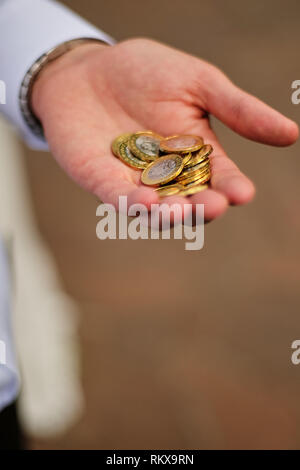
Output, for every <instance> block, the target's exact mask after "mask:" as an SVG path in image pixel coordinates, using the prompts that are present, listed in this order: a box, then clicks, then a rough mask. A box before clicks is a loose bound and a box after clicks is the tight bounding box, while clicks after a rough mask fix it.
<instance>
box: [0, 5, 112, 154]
mask: <svg viewBox="0 0 300 470" xmlns="http://www.w3.org/2000/svg"><path fill="white" fill-rule="evenodd" d="M83 37H84V38H95V39H100V40H101V41H103V42H106V43H107V44H110V45H113V44H114V43H115V41H114V40H113V39H112V38H111V37H110V36H108V35H107V34H106V33H104V32H103V31H101V30H99V29H97V28H96V27H94V26H93V25H91V24H90V23H88V22H87V21H85V20H83V19H82V18H81V17H80V16H78V15H76V14H75V13H73V12H72V11H71V10H69V9H68V8H66V7H64V6H63V5H61V4H59V3H57V2H56V1H52V0H9V2H4V4H3V6H1V2H0V44H5V46H6V47H1V52H0V80H1V83H2V84H4V86H5V100H2V101H1V99H0V112H2V113H3V114H4V115H5V116H6V117H7V118H8V119H9V120H10V121H11V122H12V123H13V124H14V125H15V126H16V127H17V129H18V130H19V132H20V134H21V136H22V138H23V139H24V140H25V141H26V142H27V144H28V145H29V146H30V147H32V148H34V149H37V150H48V145H47V142H46V141H45V140H44V139H42V138H39V137H37V136H35V135H34V134H33V132H32V131H31V129H30V128H29V126H28V125H27V124H26V122H25V120H24V118H23V116H22V113H21V110H20V106H19V91H20V87H21V83H22V81H23V78H24V76H25V74H26V72H27V71H28V70H29V69H30V67H31V66H32V65H33V64H34V63H35V61H36V60H37V59H38V58H39V57H41V56H42V55H43V54H45V53H46V52H48V51H49V50H50V49H52V48H53V47H56V46H57V45H59V44H61V43H63V42H66V41H69V40H71V39H77V38H83ZM0 98H1V97H0ZM3 101H4V103H3Z"/></svg>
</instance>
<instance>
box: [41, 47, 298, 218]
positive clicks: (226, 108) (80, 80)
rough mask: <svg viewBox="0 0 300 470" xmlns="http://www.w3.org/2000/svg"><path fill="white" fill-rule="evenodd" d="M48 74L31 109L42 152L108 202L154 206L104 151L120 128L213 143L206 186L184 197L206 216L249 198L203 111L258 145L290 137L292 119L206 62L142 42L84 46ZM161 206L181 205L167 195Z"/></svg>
mask: <svg viewBox="0 0 300 470" xmlns="http://www.w3.org/2000/svg"><path fill="white" fill-rule="evenodd" d="M78 52H80V48H78ZM83 52H84V51H83V48H82V51H81V53H83ZM68 60H70V57H69V58H68ZM52 76H53V78H51V77H50V79H48V81H47V86H44V89H43V94H42V99H41V100H40V103H39V104H38V106H36V108H37V114H38V115H39V117H40V118H41V120H42V122H43V125H44V129H45V133H46V136H47V139H48V142H49V144H50V147H51V150H52V152H53V154H54V156H55V157H56V159H57V160H58V162H59V163H60V164H61V165H62V167H63V168H65V170H66V171H67V172H68V174H69V175H70V176H71V177H72V178H74V179H75V181H77V182H78V183H79V184H80V185H81V186H83V187H84V188H86V189H87V190H89V191H91V192H93V193H94V194H96V195H97V196H98V197H99V198H100V199H101V200H102V201H103V202H109V203H112V204H114V205H116V206H117V204H118V196H119V195H127V196H128V203H129V204H132V203H136V202H140V203H144V204H145V205H146V206H148V207H149V206H150V204H151V203H157V202H158V196H157V194H156V193H155V192H154V191H153V190H152V189H151V188H147V187H145V186H143V185H142V184H141V182H140V175H141V173H140V171H136V170H134V169H132V168H130V167H127V166H126V165H125V164H124V163H123V162H121V161H119V160H118V159H116V158H115V157H114V156H113V155H112V153H111V150H110V146H111V142H112V140H113V139H114V138H115V137H116V136H117V135H119V134H122V133H124V132H135V131H138V130H143V129H151V130H153V131H155V132H157V133H159V134H162V135H166V136H167V135H172V134H176V133H181V134H186V133H188V134H197V135H201V136H202V137H203V138H204V141H205V142H206V143H210V144H211V145H212V146H213V147H214V152H213V154H212V157H211V166H212V180H211V189H209V190H206V191H204V192H202V193H199V194H196V195H194V196H192V197H191V198H190V199H189V202H193V203H204V204H205V214H206V218H207V219H213V218H215V217H216V216H218V215H219V214H221V213H223V212H224V211H225V210H226V208H227V206H228V204H242V203H245V202H248V201H250V200H251V199H252V197H253V195H254V187H253V184H252V183H251V182H250V181H249V179H248V178H247V177H246V176H245V175H243V174H242V173H241V172H240V171H239V170H238V168H237V167H236V165H235V164H234V163H233V162H232V161H231V160H230V159H229V158H228V157H227V155H226V153H225V151H224V150H223V148H222V147H221V145H220V144H219V142H218V140H217V137H216V136H215V134H214V132H213V131H212V129H211V128H210V125H209V120H208V112H212V113H213V114H215V115H216V116H217V117H218V118H220V119H221V120H222V121H224V122H225V123H226V124H228V125H229V126H230V127H231V128H232V129H234V130H236V131H237V132H239V133H240V134H242V135H245V136H247V137H249V138H251V139H254V140H257V141H260V142H265V143H269V144H274V145H288V144H290V143H292V142H294V141H295V140H296V138H297V135H298V129H297V126H296V125H295V124H294V123H293V122H292V121H290V120H289V119H287V118H285V117H284V116H282V115H281V114H279V113H278V112H276V111H274V110H272V109H271V108H269V107H268V106H267V105H265V104H263V103H262V102H260V101H259V100H257V99H256V98H254V97H251V96H250V95H248V94H246V93H245V92H242V91H241V90H239V89H238V88H237V87H235V86H234V85H233V84H232V83H231V82H230V81H229V80H228V79H227V77H225V76H224V75H223V74H222V72H220V71H219V70H218V69H216V68H215V67H213V66H212V65H210V64H208V63H206V62H203V61H201V60H199V59H196V58H194V57H192V56H189V55H187V54H184V53H182V52H180V51H177V50H174V49H171V48H168V47H166V46H163V45H161V44H158V43H155V42H152V41H149V40H130V41H126V42H124V43H120V44H118V45H117V46H113V47H111V48H108V47H103V48H101V50H99V49H98V47H97V46H92V47H91V48H90V49H89V50H86V51H85V54H84V56H82V55H80V57H79V58H78V60H75V61H74V62H72V63H70V64H66V63H65V64H62V63H61V64H60V68H59V70H56V71H55V73H54V70H53V71H52ZM42 80H43V79H42ZM42 80H41V81H42ZM163 202H164V203H168V204H173V203H174V202H176V203H179V204H184V203H187V202H188V201H187V199H186V198H183V197H180V196H172V197H168V198H166V199H164V200H163Z"/></svg>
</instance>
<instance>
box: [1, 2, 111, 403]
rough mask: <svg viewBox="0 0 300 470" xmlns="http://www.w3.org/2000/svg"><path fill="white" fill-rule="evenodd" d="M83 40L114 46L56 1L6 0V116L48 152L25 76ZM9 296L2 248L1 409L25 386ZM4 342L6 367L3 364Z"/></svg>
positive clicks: (29, 140) (3, 71) (3, 36)
mask: <svg viewBox="0 0 300 470" xmlns="http://www.w3.org/2000/svg"><path fill="white" fill-rule="evenodd" d="M83 37H84V38H86V37H90V38H98V39H101V40H102V41H105V42H107V43H108V44H113V43H114V41H113V39H112V38H111V37H109V36H108V35H107V34H105V33H104V32H102V31H100V30H99V29H97V28H95V27H94V26H92V25H91V24H90V23H88V22H86V21H85V20H83V19H82V18H80V17H79V16H78V15H76V14H75V13H73V12H72V11H70V10H69V9H67V8H66V7H64V6H62V5H61V4H59V3H57V2H56V1H54V0H0V85H1V88H0V89H1V92H2V93H1V94H0V112H1V113H3V114H4V115H5V116H6V117H7V118H8V119H9V120H10V121H11V122H12V123H13V124H14V125H15V127H16V128H17V130H18V131H19V133H20V134H21V136H22V137H23V139H24V140H25V141H26V142H27V144H28V145H29V146H30V147H32V148H35V149H39V150H47V148H48V147H47V143H46V142H45V141H44V140H43V139H41V138H38V137H36V136H35V135H34V134H33V133H32V132H31V130H30V128H29V127H28V126H27V124H26V122H25V121H24V119H23V117H22V114H21V111H20V108H19V102H18V97H19V91H20V86H21V83H22V81H23V78H24V76H25V74H26V72H27V71H28V70H29V68H30V67H31V66H32V65H33V64H34V62H35V61H36V60H37V59H38V58H39V57H40V56H42V55H43V54H44V53H46V52H48V51H49V50H50V49H52V48H53V47H55V46H57V45H59V44H61V43H62V42H65V41H68V40H71V39H76V38H83ZM4 89H5V99H3V90H4ZM0 145H1V144H0ZM8 292H9V283H8V276H7V269H6V263H5V256H4V251H3V247H2V246H1V244H0V411H1V410H2V409H3V408H4V407H6V406H7V405H8V404H9V403H11V402H12V401H13V400H14V399H15V398H16V396H17V393H18V388H19V380H18V373H17V368H16V365H15V357H14V353H13V347H12V337H11V324H10V308H9V294H8ZM4 344H5V350H6V351H5V352H6V354H5V356H6V358H5V364H3V361H1V356H2V355H3V354H1V353H3V345H4Z"/></svg>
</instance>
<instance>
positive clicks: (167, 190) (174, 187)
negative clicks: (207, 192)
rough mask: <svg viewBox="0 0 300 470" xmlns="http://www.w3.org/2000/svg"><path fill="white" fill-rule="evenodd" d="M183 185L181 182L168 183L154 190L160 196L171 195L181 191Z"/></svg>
mask: <svg viewBox="0 0 300 470" xmlns="http://www.w3.org/2000/svg"><path fill="white" fill-rule="evenodd" d="M183 189H184V187H183V186H182V185H181V184H169V185H167V186H161V187H159V188H156V189H155V190H154V191H157V192H158V194H159V196H160V197H165V196H173V195H174V194H177V193H179V192H181V191H182V190H183Z"/></svg>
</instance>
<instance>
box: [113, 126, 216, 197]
mask: <svg viewBox="0 0 300 470" xmlns="http://www.w3.org/2000/svg"><path fill="white" fill-rule="evenodd" d="M112 151H113V153H114V155H115V156H116V157H118V158H119V159H120V160H122V161H123V162H124V163H126V164H127V165H129V166H131V167H132V168H135V169H140V170H143V172H142V177H141V180H142V183H144V184H145V185H148V186H154V187H155V191H157V192H158V193H159V196H160V197H165V196H171V195H174V194H178V195H180V196H190V195H192V194H196V193H197V192H200V191H203V190H204V189H206V188H207V187H208V185H207V183H208V182H209V180H210V177H211V173H210V162H209V155H210V154H211V152H212V151H213V148H212V146H211V145H209V144H207V145H205V144H204V142H203V139H202V137H199V136H196V135H173V136H171V137H162V136H160V135H158V134H155V133H154V132H152V131H141V132H136V133H135V134H122V135H120V136H119V137H117V138H116V139H115V140H114V141H113V143H112Z"/></svg>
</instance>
